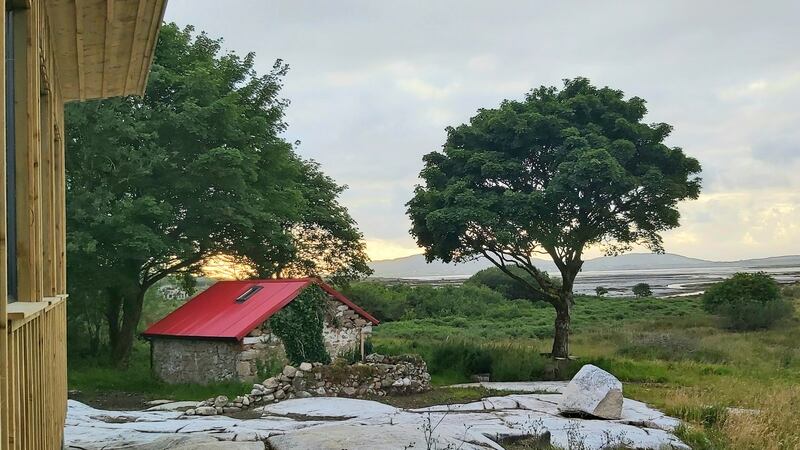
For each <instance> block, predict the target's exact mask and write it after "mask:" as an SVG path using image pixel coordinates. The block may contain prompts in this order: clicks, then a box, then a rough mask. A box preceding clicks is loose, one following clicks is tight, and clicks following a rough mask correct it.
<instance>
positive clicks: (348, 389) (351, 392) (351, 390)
mask: <svg viewBox="0 0 800 450" xmlns="http://www.w3.org/2000/svg"><path fill="white" fill-rule="evenodd" d="M342 392H344V394H345V395H355V393H356V388H354V387H350V386H347V387H346V388H344V389H342Z"/></svg>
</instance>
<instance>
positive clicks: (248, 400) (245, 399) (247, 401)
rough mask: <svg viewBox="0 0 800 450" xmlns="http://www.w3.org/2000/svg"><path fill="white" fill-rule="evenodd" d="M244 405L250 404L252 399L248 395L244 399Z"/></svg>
mask: <svg viewBox="0 0 800 450" xmlns="http://www.w3.org/2000/svg"><path fill="white" fill-rule="evenodd" d="M242 406H250V399H249V398H248V397H245V398H243V399H242Z"/></svg>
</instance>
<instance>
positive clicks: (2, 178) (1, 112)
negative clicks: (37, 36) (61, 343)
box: [0, 8, 8, 450]
mask: <svg viewBox="0 0 800 450" xmlns="http://www.w3.org/2000/svg"><path fill="white" fill-rule="evenodd" d="M5 26H6V9H5V8H3V12H2V17H1V18H0V27H2V29H1V30H0V49H3V53H4V56H3V58H0V80H2V83H0V149H2V151H0V205H2V208H0V450H5V447H6V441H7V436H8V423H7V422H8V421H7V419H8V413H7V409H6V408H7V405H8V382H7V379H8V375H7V370H8V343H7V341H8V330H7V326H8V321H7V320H6V304H7V302H8V285H7V283H8V280H7V273H8V272H7V267H6V258H7V257H8V256H7V253H6V252H7V245H6V116H5V114H6V108H5V104H6V90H5V81H6V80H5V73H6V58H5V48H6V42H5V36H6V32H5V31H6V30H5Z"/></svg>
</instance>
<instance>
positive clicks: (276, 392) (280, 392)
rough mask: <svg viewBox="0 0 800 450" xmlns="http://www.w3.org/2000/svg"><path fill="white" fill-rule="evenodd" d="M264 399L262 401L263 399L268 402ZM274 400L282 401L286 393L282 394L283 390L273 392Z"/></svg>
mask: <svg viewBox="0 0 800 450" xmlns="http://www.w3.org/2000/svg"><path fill="white" fill-rule="evenodd" d="M266 397H269V395H267V396H266ZM266 397H264V399H265V401H268V400H266ZM274 398H276V399H277V400H282V399H284V398H286V392H284V391H283V390H280V391H275V396H274Z"/></svg>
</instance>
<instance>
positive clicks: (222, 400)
mask: <svg viewBox="0 0 800 450" xmlns="http://www.w3.org/2000/svg"><path fill="white" fill-rule="evenodd" d="M227 404H228V397H225V396H224V395H220V396H219V397H217V398H215V399H214V406H215V407H217V408H220V407H223V406H225V405H227Z"/></svg>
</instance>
